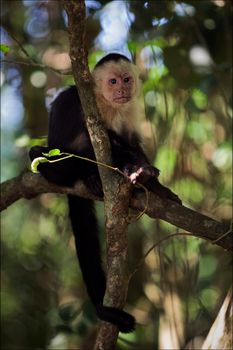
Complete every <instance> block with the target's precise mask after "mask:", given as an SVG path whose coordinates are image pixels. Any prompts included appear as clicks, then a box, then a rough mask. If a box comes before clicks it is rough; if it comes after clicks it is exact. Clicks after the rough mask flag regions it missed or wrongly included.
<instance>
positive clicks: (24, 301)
mask: <svg viewBox="0 0 233 350" xmlns="http://www.w3.org/2000/svg"><path fill="white" fill-rule="evenodd" d="M116 3H117V4H118V5H119V4H120V5H121V6H126V7H125V8H126V12H127V14H128V17H127V18H128V22H127V26H128V27H127V26H126V28H128V32H127V35H126V39H127V40H126V39H124V41H123V42H122V43H121V44H119V45H118V46H117V45H116V44H115V46H114V45H113V44H111V43H109V46H108V48H107V46H104V43H105V45H107V44H108V42H107V39H106V38H105V40H103V41H102V43H101V41H100V39H98V38H99V35H100V34H101V33H102V32H103V29H104V20H105V21H107V19H108V21H109V22H108V23H109V26H110V19H111V18H112V20H114V21H115V20H116V18H117V20H118V19H119V18H120V17H121V16H117V15H116V14H114V12H113V13H111V7H109V6H110V5H111V6H112V3H111V2H110V1H92V2H90V1H87V6H88V15H89V19H88V31H87V39H86V40H87V44H88V48H89V63H90V68H93V67H94V65H95V63H96V61H97V60H98V59H99V58H100V57H101V55H102V54H103V53H104V52H108V51H115V50H120V51H122V52H128V53H129V52H130V53H131V54H132V56H133V59H134V60H135V62H136V63H137V65H138V66H139V69H140V71H141V77H142V90H143V95H144V100H145V109H146V114H147V118H148V120H149V121H150V123H151V128H152V129H154V131H155V136H154V138H152V140H151V150H150V153H151V154H154V164H156V166H157V167H158V168H159V169H160V170H161V176H160V179H161V182H163V183H164V184H167V185H168V186H169V187H171V188H173V189H174V191H175V192H176V193H178V194H179V196H180V197H181V198H182V200H183V202H184V204H185V205H187V206H189V207H192V208H194V209H196V210H198V211H200V212H202V213H205V214H207V215H209V216H211V217H213V218H215V219H216V220H224V221H226V222H228V223H229V225H230V220H231V215H232V207H231V194H232V171H231V170H232V139H231V136H232V134H231V127H232V109H231V103H232V81H231V80H232V79H231V78H232V76H231V72H232V24H231V18H232V2H231V1H228V0H213V1H212V0H202V1H191V0H189V1H188V0H187V1H183V2H180V1H167V0H163V1H154V0H151V1H114V6H117V4H116ZM105 5H106V6H105ZM104 6H105V7H104ZM106 9H107V10H108V12H104V10H105V11H106ZM116 10H117V9H116V7H114V11H116ZM108 13H109V17H107V14H108ZM120 13H122V17H123V10H122V11H121V12H120ZM103 14H104V16H105V17H102V15H103ZM109 18H110V19H109ZM1 19H2V28H1V31H2V32H1V34H2V35H1V41H2V42H1V58H2V59H4V60H8V61H11V62H12V61H13V62H15V63H13V64H12V63H6V62H5V63H2V71H1V74H2V85H1V91H2V107H1V112H2V179H3V180H5V179H7V178H11V177H13V176H16V175H17V174H18V173H19V172H20V171H21V170H22V169H24V168H25V167H26V166H29V161H28V157H27V152H28V148H30V147H31V146H32V145H33V144H39V143H44V142H45V135H46V134H47V126H48V118H47V112H46V108H45V104H46V103H47V104H48V101H50V100H51V95H52V94H53V91H52V89H54V88H56V89H59V88H60V87H63V86H66V85H69V84H72V83H73V78H72V76H71V75H62V74H56V73H54V72H53V71H51V70H49V69H45V68H43V67H40V66H37V65H36V64H38V63H39V64H41V63H42V64H43V65H49V66H52V67H53V68H55V69H67V67H68V68H69V62H68V61H67V57H68V50H69V44H68V38H67V29H66V24H65V23H66V22H65V21H66V19H65V16H64V12H63V11H62V7H61V2H59V1H55V0H53V1H48V2H43V1H40V0H37V1H36V0H35V1H32V2H30V1H14V0H12V1H2V14H1ZM114 23H115V25H116V28H115V31H114V32H112V36H113V34H114V33H115V32H116V33H118V34H119V33H120V32H122V31H123V30H119V28H118V27H117V26H118V25H120V23H119V22H117V21H116V22H114ZM124 28H125V27H124ZM109 30H110V29H109ZM97 39H98V40H99V41H98V40H97ZM19 42H20V43H21V45H22V46H23V48H24V49H25V50H26V52H27V53H28V56H30V59H29V57H27V55H25V52H24V51H23V49H22V46H20V45H19ZM8 48H9V50H8ZM17 62H21V64H17ZM22 63H23V64H22ZM35 73H37V75H35ZM38 73H39V74H38ZM42 73H43V74H42ZM43 79H44V80H43ZM16 103H21V104H20V106H21V105H22V111H23V112H22V113H21V114H20V108H17V106H18V105H17V104H16ZM142 127H143V128H144V125H142ZM144 129H145V131H146V132H148V125H145V128H144ZM150 130H151V129H150ZM149 134H150V133H149ZM97 212H98V216H99V219H100V226H101V240H102V244H103V250H104V247H105V242H104V214H103V205H102V204H98V205H97ZM177 232H180V231H179V230H178V229H177V228H175V227H173V226H172V225H170V224H168V223H166V222H162V221H160V220H156V221H155V220H151V219H149V218H148V217H143V218H142V219H141V220H140V221H139V222H137V223H134V224H132V225H131V226H130V228H129V249H130V252H129V255H130V260H131V261H132V264H134V263H135V264H137V263H138V262H139V261H140V259H141V258H142V256H143V255H144V254H145V253H146V251H147V250H148V249H149V248H150V247H151V246H152V245H153V244H154V243H155V242H158V241H159V240H160V239H161V238H163V237H165V236H166V235H169V234H172V233H177ZM181 233H182V232H181ZM1 242H2V245H1V248H2V249H1V258H2V268H1V276H2V291H1V304H2V306H1V312H2V330H1V332H2V334H1V342H2V349H4V350H7V349H26V348H29V349H39V348H43V349H45V348H46V349H69V348H77V346H78V347H79V348H80V349H82V348H86V349H87V348H92V346H93V341H94V337H95V335H96V331H97V328H96V327H95V326H96V325H97V320H96V317H95V315H94V312H93V309H92V306H91V305H90V303H89V301H88V300H87V298H86V293H85V287H84V285H83V281H82V276H81V273H80V270H79V266H78V263H77V259H76V253H75V249H74V242H73V238H72V234H71V228H70V225H69V222H68V219H67V206H66V199H65V198H64V197H63V196H58V195H54V194H44V195H41V196H40V197H38V198H37V199H33V200H30V201H26V200H21V201H19V202H17V203H15V204H14V205H12V206H11V207H10V208H8V209H7V210H6V211H5V212H4V213H3V214H2V234H1ZM90 244H91V242H90ZM230 282H231V258H230V255H229V254H228V253H227V252H225V251H223V250H222V249H220V248H218V247H217V246H213V245H211V244H210V243H208V242H206V241H204V240H200V239H197V238H194V237H192V238H187V237H185V236H176V237H174V238H171V239H167V240H166V241H164V242H163V243H162V244H160V245H159V246H158V247H156V248H155V249H154V250H153V252H152V253H150V254H149V255H148V256H147V258H146V259H145V262H144V264H142V265H141V266H140V268H139V269H138V270H137V271H136V272H135V274H134V276H133V278H132V281H131V284H130V288H129V295H128V305H127V307H128V309H129V310H130V311H131V312H132V313H134V315H135V316H136V318H137V321H138V326H137V329H136V332H134V333H132V334H128V335H124V336H123V335H121V337H120V339H119V342H118V348H119V349H132V348H134V346H137V348H140V347H141V348H143V349H152V348H153V349H155V348H158V347H159V339H160V337H161V333H160V332H161V319H162V315H164V314H166V312H167V311H166V297H167V293H168V291H172V293H173V295H174V297H176V298H178V300H179V302H180V305H181V307H180V308H177V309H176V313H177V314H179V313H181V315H182V316H181V319H180V320H179V323H178V328H180V329H183V336H182V339H180V341H181V346H184V345H185V344H186V343H187V342H188V341H189V340H190V339H193V338H195V337H196V336H205V335H206V333H207V332H208V330H209V328H210V326H211V324H212V322H213V320H214V318H215V317H216V313H217V312H218V310H219V307H220V305H221V303H222V301H223V299H224V297H225V294H226V291H227V288H228V287H229V285H230Z"/></svg>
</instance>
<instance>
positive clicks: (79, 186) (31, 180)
mask: <svg viewBox="0 0 233 350" xmlns="http://www.w3.org/2000/svg"><path fill="white" fill-rule="evenodd" d="M42 193H61V194H74V195H78V196H80V197H84V198H90V199H93V200H102V199H101V198H98V197H95V196H93V195H92V194H91V193H90V191H89V190H88V189H87V188H86V186H85V185H84V184H83V183H82V182H81V181H78V182H77V183H76V185H75V186H74V187H72V188H69V187H60V186H56V185H54V184H52V183H49V182H47V181H46V180H45V179H44V178H43V177H42V176H41V175H40V174H33V173H31V172H24V173H23V174H21V175H19V176H17V177H15V178H13V179H11V180H7V181H5V182H3V183H2V184H1V202H0V211H2V210H4V209H6V208H8V207H9V206H10V205H11V204H13V203H14V202H16V201H18V200H19V199H21V198H26V199H31V198H34V197H36V196H38V195H39V194H42ZM147 202H148V203H147ZM130 207H131V208H132V209H135V210H138V211H140V212H141V211H143V210H144V209H145V207H146V210H145V213H146V214H147V215H148V216H150V217H151V218H155V219H162V220H164V221H167V222H169V223H170V224H173V225H175V226H177V227H179V228H181V229H183V230H185V231H188V232H190V233H191V235H192V236H196V237H199V238H202V239H205V240H208V241H209V242H211V243H213V244H216V245H218V246H220V247H222V248H224V249H226V250H231V249H232V246H233V244H232V243H233V242H232V231H231V229H230V227H229V226H228V225H226V224H223V223H221V222H218V221H216V220H214V219H212V218H210V217H208V216H206V215H203V214H201V213H198V212H196V211H195V210H192V209H189V208H187V207H185V206H183V205H182V206H181V205H179V204H176V203H175V202H172V201H169V200H167V199H162V198H160V197H158V196H156V195H155V194H153V193H151V192H150V193H149V199H147V198H146V194H145V193H144V192H142V191H141V190H140V191H137V190H136V191H134V192H133V195H132V198H131V200H130Z"/></svg>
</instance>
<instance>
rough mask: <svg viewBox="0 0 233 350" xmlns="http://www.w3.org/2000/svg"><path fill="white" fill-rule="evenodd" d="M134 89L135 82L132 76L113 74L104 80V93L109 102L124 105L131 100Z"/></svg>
mask: <svg viewBox="0 0 233 350" xmlns="http://www.w3.org/2000/svg"><path fill="white" fill-rule="evenodd" d="M133 87H134V80H133V77H132V76H131V75H130V74H128V73H117V72H115V73H114V72H112V73H110V74H107V76H106V77H105V79H104V80H103V83H102V93H103V96H104V98H105V99H106V100H107V101H108V102H110V103H117V104H124V103H127V102H129V101H130V100H131V98H132V93H133Z"/></svg>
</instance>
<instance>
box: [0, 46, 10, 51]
mask: <svg viewBox="0 0 233 350" xmlns="http://www.w3.org/2000/svg"><path fill="white" fill-rule="evenodd" d="M0 51H1V52H3V53H8V52H9V51H10V47H9V46H8V45H5V44H0Z"/></svg>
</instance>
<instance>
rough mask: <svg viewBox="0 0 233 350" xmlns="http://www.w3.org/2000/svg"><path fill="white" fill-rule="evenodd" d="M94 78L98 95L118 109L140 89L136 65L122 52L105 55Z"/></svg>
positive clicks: (94, 73) (95, 70)
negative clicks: (121, 53)
mask: <svg viewBox="0 0 233 350" xmlns="http://www.w3.org/2000/svg"><path fill="white" fill-rule="evenodd" d="M93 78H94V81H95V93H96V95H97V96H98V97H101V99H102V100H104V103H106V104H107V105H109V104H110V105H111V106H112V107H114V108H116V109H119V108H121V107H123V105H125V104H127V103H129V102H130V101H131V100H132V99H133V98H134V97H136V96H137V94H138V91H139V77H138V72H137V68H136V66H135V65H134V64H133V63H132V62H131V61H130V60H129V59H128V58H127V57H125V56H123V55H120V54H109V55H107V56H105V57H103V58H102V59H101V60H100V61H99V62H98V63H97V65H96V66H95V68H94V70H93Z"/></svg>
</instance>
